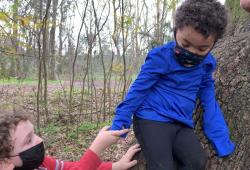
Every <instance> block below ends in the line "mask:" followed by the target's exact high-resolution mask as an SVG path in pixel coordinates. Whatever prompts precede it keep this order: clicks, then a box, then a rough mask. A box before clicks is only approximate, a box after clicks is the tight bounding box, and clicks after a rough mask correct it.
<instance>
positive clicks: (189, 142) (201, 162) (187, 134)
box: [173, 125, 207, 170]
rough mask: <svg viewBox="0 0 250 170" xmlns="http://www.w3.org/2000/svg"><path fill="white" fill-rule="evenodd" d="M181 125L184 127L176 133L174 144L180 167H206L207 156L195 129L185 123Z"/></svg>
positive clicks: (187, 169)
mask: <svg viewBox="0 0 250 170" xmlns="http://www.w3.org/2000/svg"><path fill="white" fill-rule="evenodd" d="M181 126H182V128H181V129H180V130H179V131H178V133H177V134H176V138H175V140H174V144H173V145H174V146H173V154H174V157H175V158H176V159H177V161H178V169H180V170H203V169H205V166H206V161H207V156H206V153H205V151H204V150H203V148H202V146H201V144H200V142H199V140H198V138H197V136H196V135H195V133H194V130H193V129H191V128H188V127H186V126H185V125H181Z"/></svg>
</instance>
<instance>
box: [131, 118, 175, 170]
mask: <svg viewBox="0 0 250 170" xmlns="http://www.w3.org/2000/svg"><path fill="white" fill-rule="evenodd" d="M133 127H134V132H135V136H136V138H137V140H138V142H139V144H140V146H141V148H142V152H143V154H144V156H145V159H146V163H147V170H173V169H174V162H173V156H172V146H173V140H174V137H175V133H176V131H177V128H176V127H175V125H174V124H170V123H161V122H157V121H150V120H144V119H139V118H136V117H134V126H133Z"/></svg>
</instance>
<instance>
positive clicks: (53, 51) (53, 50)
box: [48, 0, 58, 80]
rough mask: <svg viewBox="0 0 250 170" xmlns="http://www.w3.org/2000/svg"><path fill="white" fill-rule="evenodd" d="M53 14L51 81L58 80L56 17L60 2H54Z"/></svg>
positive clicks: (55, 0)
mask: <svg viewBox="0 0 250 170" xmlns="http://www.w3.org/2000/svg"><path fill="white" fill-rule="evenodd" d="M52 4H53V12H52V27H51V30H50V74H49V77H48V78H49V79H50V80H55V79H56V73H55V72H56V69H55V68H56V47H55V43H56V37H55V33H56V17H57V5H58V0H53V3H52Z"/></svg>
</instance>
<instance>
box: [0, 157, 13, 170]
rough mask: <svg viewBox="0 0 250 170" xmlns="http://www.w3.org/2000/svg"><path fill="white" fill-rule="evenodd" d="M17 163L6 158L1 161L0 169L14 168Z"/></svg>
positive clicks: (10, 169) (11, 169)
mask: <svg viewBox="0 0 250 170" xmlns="http://www.w3.org/2000/svg"><path fill="white" fill-rule="evenodd" d="M14 168H15V165H14V164H13V163H12V161H11V160H9V159H8V160H4V161H0V170H13V169H14Z"/></svg>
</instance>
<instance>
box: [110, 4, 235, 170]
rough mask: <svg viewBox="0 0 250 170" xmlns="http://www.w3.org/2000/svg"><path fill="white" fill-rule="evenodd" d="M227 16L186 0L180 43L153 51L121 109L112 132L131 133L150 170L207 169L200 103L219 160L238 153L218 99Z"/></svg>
mask: <svg viewBox="0 0 250 170" xmlns="http://www.w3.org/2000/svg"><path fill="white" fill-rule="evenodd" d="M226 25H227V12H226V9H225V7H224V6H223V5H222V4H220V3H219V2H218V1H217V0H185V1H184V2H183V3H182V4H181V6H180V7H179V8H178V9H177V11H176V15H175V18H174V35H175V41H172V42H169V43H167V44H165V45H163V46H160V47H157V48H154V49H152V50H151V51H150V52H149V53H148V55H147V58H146V60H145V63H144V64H143V66H142V68H141V71H140V73H139V75H138V77H137V79H136V80H135V81H134V83H133V84H132V86H131V87H130V90H129V92H128V94H127V96H126V98H125V99H124V101H123V102H121V103H120V104H119V105H118V106H117V108H116V115H115V118H114V120H113V123H112V126H111V129H112V130H120V129H123V128H129V127H130V126H131V124H132V119H131V118H132V115H133V123H134V126H133V128H134V132H135V136H136V138H137V140H138V141H139V143H140V146H141V148H142V152H143V154H144V156H145V159H146V163H147V169H148V170H172V169H174V161H173V160H176V161H177V163H178V169H185V170H200V169H205V165H206V160H207V156H206V154H205V152H204V150H203V148H202V146H201V144H200V142H199V140H198V137H197V136H196V135H195V133H194V122H193V119H192V113H193V111H194V109H195V105H196V99H197V98H200V101H201V103H202V106H203V110H204V115H203V129H204V132H205V134H206V136H207V138H208V139H209V141H210V142H211V143H212V145H213V147H214V149H215V150H216V152H217V155H218V156H219V157H224V156H227V155H229V154H231V153H232V152H233V151H234V148H235V145H234V143H233V142H232V141H231V140H230V136H229V130H228V127H227V124H226V122H225V120H224V118H223V113H222V111H221V109H220V107H219V104H218V102H217V101H216V99H215V89H214V80H213V78H212V73H213V72H214V70H215V68H216V61H215V59H214V57H213V55H212V54H211V53H210V51H211V50H212V48H213V46H214V44H215V43H216V42H217V40H218V39H219V38H221V37H222V35H223V34H224V32H225V29H226Z"/></svg>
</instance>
